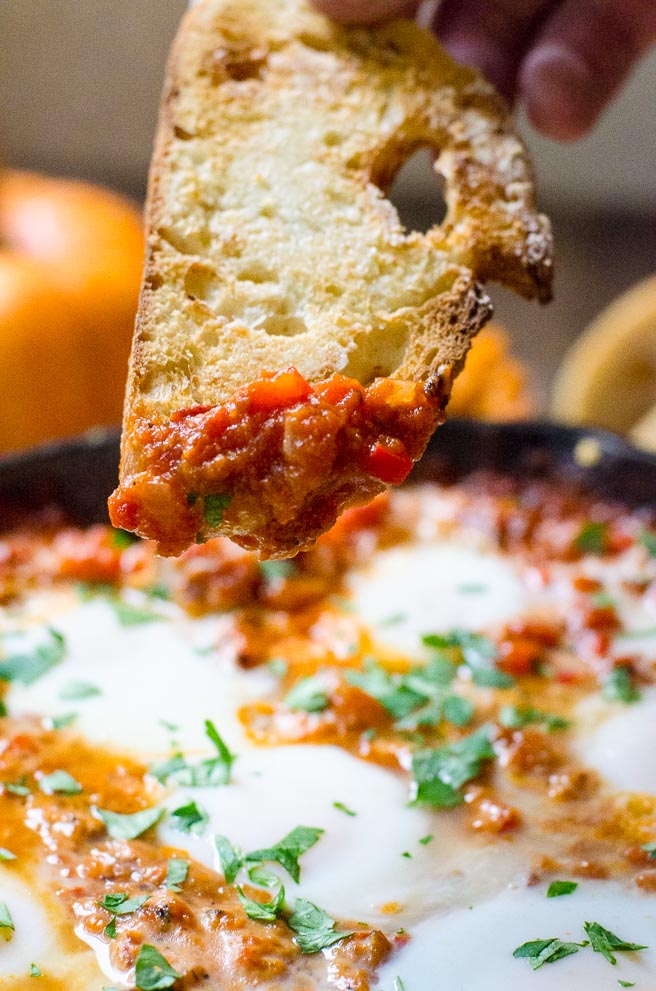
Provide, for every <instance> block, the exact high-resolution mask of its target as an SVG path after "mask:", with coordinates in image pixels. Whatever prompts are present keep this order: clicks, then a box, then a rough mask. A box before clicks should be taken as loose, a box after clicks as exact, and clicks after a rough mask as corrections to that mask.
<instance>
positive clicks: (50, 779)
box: [39, 771, 82, 795]
mask: <svg viewBox="0 0 656 991" xmlns="http://www.w3.org/2000/svg"><path fill="white" fill-rule="evenodd" d="M39 788H40V789H41V791H42V792H43V793H44V795H79V794H80V792H81V791H82V785H81V784H80V782H79V781H76V780H75V778H74V777H73V776H72V775H70V774H69V773H68V771H53V772H52V774H46V775H44V777H42V778H41V779H40V780H39Z"/></svg>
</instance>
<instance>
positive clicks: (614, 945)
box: [583, 922, 648, 965]
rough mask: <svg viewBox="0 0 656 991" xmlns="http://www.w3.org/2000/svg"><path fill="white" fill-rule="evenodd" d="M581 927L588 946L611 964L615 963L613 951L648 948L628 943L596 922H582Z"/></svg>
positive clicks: (627, 951) (631, 950) (629, 951)
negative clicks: (588, 941)
mask: <svg viewBox="0 0 656 991" xmlns="http://www.w3.org/2000/svg"><path fill="white" fill-rule="evenodd" d="M583 928H584V929H585V932H586V935H587V936H588V937H589V939H590V946H591V947H592V949H593V950H594V951H595V953H601V954H602V956H603V957H605V958H606V960H608V962H609V963H612V964H613V965H615V964H616V963H617V958H616V957H615V953H617V952H626V953H632V952H634V951H635V950H646V949H648V947H646V946H642V945H641V944H640V943H628V942H627V941H626V940H625V939H621V938H620V937H619V936H616V935H615V933H612V932H611V931H610V929H604V927H603V926H600V925H599V923H598V922H584V923H583Z"/></svg>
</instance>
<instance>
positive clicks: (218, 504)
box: [203, 493, 232, 527]
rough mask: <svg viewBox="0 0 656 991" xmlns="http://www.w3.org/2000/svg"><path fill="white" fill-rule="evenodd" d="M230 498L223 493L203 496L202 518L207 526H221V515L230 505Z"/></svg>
mask: <svg viewBox="0 0 656 991" xmlns="http://www.w3.org/2000/svg"><path fill="white" fill-rule="evenodd" d="M231 498H232V497H231V496H229V495H226V494H225V493H222V494H217V495H208V496H205V498H204V499H203V517H204V519H205V522H206V523H207V525H208V526H210V527H217V526H221V524H222V523H223V514H224V512H225V511H226V509H227V508H228V506H229V505H230V501H231Z"/></svg>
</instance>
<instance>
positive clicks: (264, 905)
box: [237, 884, 285, 922]
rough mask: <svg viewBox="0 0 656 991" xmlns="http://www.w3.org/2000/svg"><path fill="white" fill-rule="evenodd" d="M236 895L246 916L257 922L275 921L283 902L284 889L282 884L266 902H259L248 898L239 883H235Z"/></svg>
mask: <svg viewBox="0 0 656 991" xmlns="http://www.w3.org/2000/svg"><path fill="white" fill-rule="evenodd" d="M237 896H238V898H239V901H240V902H241V903H242V905H243V907H244V911H245V912H246V915H247V916H248V918H249V919H255V920H256V921H258V922H275V921H276V919H277V918H278V917H279V915H280V914H281V912H282V910H283V906H284V904H285V889H284V888H283V886H282V885H280V887H279V889H278V891H277V892H276V894H275V895H274V896H273V898H271V899H270V901H268V902H259V901H255V899H253V898H248V897H247V895H245V894H244V890H243V888H242V887H241V885H240V884H238V885H237Z"/></svg>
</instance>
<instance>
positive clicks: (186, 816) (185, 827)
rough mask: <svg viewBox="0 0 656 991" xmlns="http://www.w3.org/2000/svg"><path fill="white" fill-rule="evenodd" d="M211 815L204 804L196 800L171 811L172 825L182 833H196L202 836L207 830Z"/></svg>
mask: <svg viewBox="0 0 656 991" xmlns="http://www.w3.org/2000/svg"><path fill="white" fill-rule="evenodd" d="M209 821H210V817H209V815H208V814H207V812H206V811H205V809H204V808H202V806H199V805H198V804H197V803H196V802H187V804H186V805H181V806H179V808H177V809H173V811H172V812H171V826H172V827H173V829H177V830H179V831H180V832H181V833H196V834H197V835H198V836H200V835H201V834H202V833H204V832H205V829H206V828H207V824H208V822H209Z"/></svg>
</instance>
